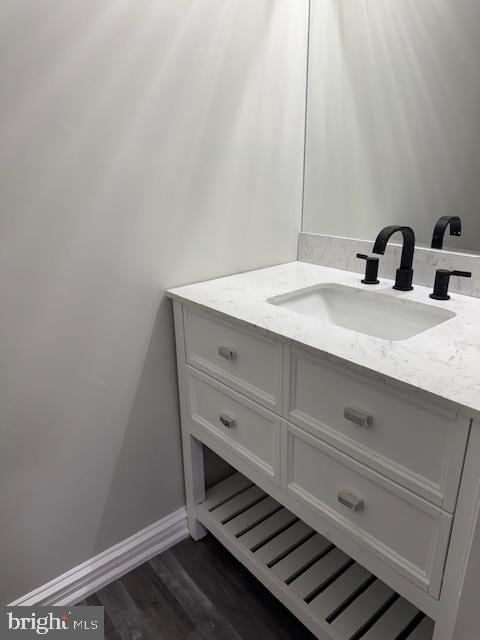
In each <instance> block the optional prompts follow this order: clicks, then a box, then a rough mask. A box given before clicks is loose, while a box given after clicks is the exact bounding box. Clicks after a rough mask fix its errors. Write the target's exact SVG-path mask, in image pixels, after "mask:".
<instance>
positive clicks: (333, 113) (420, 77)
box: [303, 0, 480, 252]
mask: <svg viewBox="0 0 480 640" xmlns="http://www.w3.org/2000/svg"><path fill="white" fill-rule="evenodd" d="M447 214H448V215H456V216H460V217H461V218H462V221H463V233H462V236H461V237H460V238H456V237H450V235H449V234H448V233H447V235H446V236H445V245H444V246H445V248H448V249H451V250H462V251H463V250H470V251H474V252H480V2H472V0H455V1H454V2H452V0H421V1H419V0H311V6H310V37H309V62H308V91H307V129H306V154H305V192H304V213H303V230H304V231H311V232H315V233H324V234H328V235H337V236H347V237H355V238H361V239H374V238H375V236H376V234H377V232H378V231H379V230H380V228H382V227H383V226H385V225H387V224H408V225H410V226H412V227H413V228H414V229H415V232H416V234H417V242H418V243H419V244H422V245H426V246H430V242H431V238H432V232H433V227H434V224H435V221H436V220H437V219H438V218H439V216H441V215H447Z"/></svg>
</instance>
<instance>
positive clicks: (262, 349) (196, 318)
mask: <svg viewBox="0 0 480 640" xmlns="http://www.w3.org/2000/svg"><path fill="white" fill-rule="evenodd" d="M184 323H185V347H186V358H187V362H188V364H190V365H192V366H194V367H196V368H198V369H201V370H202V371H205V372H206V373H208V374H209V375H211V376H213V377H214V378H217V380H220V381H221V382H223V383H225V384H228V385H229V386H230V387H233V388H234V389H235V390H236V391H239V392H240V393H244V394H245V395H247V396H249V397H250V398H252V399H253V400H256V401H257V402H260V404H263V405H264V406H265V407H267V408H268V409H271V410H272V411H276V412H278V413H280V410H281V398H282V380H283V370H282V368H283V345H282V344H281V343H280V342H277V341H276V340H273V339H272V338H268V337H266V336H261V335H258V334H256V333H254V332H253V331H252V330H248V329H243V328H241V327H238V326H237V325H235V324H231V323H229V322H224V321H223V320H218V319H217V318H213V317H212V316H209V315H207V314H204V313H201V312H198V311H196V310H192V309H190V308H189V307H184Z"/></svg>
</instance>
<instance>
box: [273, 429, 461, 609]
mask: <svg viewBox="0 0 480 640" xmlns="http://www.w3.org/2000/svg"><path fill="white" fill-rule="evenodd" d="M286 429H287V469H286V478H285V483H286V488H287V491H288V492H289V493H290V494H291V495H292V496H293V497H295V498H296V499H297V500H299V501H301V502H302V503H303V504H304V505H305V506H307V507H308V508H309V509H310V510H312V511H313V512H315V513H316V514H317V515H318V516H320V521H319V522H320V523H323V524H319V531H320V532H321V533H324V535H327V537H329V538H330V537H331V539H332V542H335V540H334V533H332V530H331V528H329V527H331V525H333V526H334V527H336V528H337V529H339V530H340V531H341V532H342V533H344V534H346V535H348V536H349V537H350V538H352V539H353V540H354V541H355V542H356V543H357V544H358V545H359V546H360V547H364V548H366V549H367V550H368V551H369V552H370V553H372V554H374V555H375V556H377V557H378V558H380V559H381V560H383V561H384V562H385V563H387V564H388V565H389V566H391V567H392V568H393V569H394V570H396V571H397V572H399V573H400V574H402V575H404V576H405V577H407V578H408V579H409V580H410V581H411V582H413V583H415V584H416V585H417V586H419V587H420V588H421V589H423V590H425V591H427V592H428V593H429V594H430V595H431V596H432V597H434V598H438V596H439V592H440V586H441V580H442V574H443V567H444V563H445V557H446V552H447V547H448V540H449V535H450V529H451V524H452V516H450V515H449V514H447V513H445V512H444V511H442V510H441V509H438V508H437V507H435V506H433V505H432V504H430V503H429V502H427V501H425V500H423V498H420V497H419V496H416V495H415V494H413V493H412V492H411V491H408V490H407V489H404V488H403V487H401V486H399V485H398V484H396V483H394V482H392V481H391V480H388V479H387V478H385V477H384V476H381V475H380V474H378V473H376V472H375V471H372V470H371V469H369V468H368V467H366V466H365V465H363V464H361V463H359V462H357V461H355V460H354V459H353V458H351V457H350V456H347V455H346V454H344V453H341V452H340V451H338V450H337V449H335V448H334V447H331V446H330V445H328V444H326V443H325V442H323V441H322V440H320V439H318V438H315V437H314V436H312V435H310V434H308V433H307V432H306V431H304V430H303V429H299V428H298V427H295V426H293V425H287V427H286ZM325 522H326V523H327V525H325Z"/></svg>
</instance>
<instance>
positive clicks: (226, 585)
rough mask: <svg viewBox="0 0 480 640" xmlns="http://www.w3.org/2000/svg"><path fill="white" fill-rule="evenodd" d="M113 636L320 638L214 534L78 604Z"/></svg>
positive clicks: (132, 639)
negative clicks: (93, 610)
mask: <svg viewBox="0 0 480 640" xmlns="http://www.w3.org/2000/svg"><path fill="white" fill-rule="evenodd" d="M79 604H86V605H103V606H104V607H105V638H106V639H107V640H144V639H146V640H150V639H155V640H314V636H313V635H312V634H310V633H309V632H308V631H307V630H306V629H305V627H304V626H303V625H302V624H301V623H300V622H298V620H297V619H296V618H295V617H294V616H293V615H292V614H291V613H290V612H289V611H288V610H287V609H285V607H283V606H282V605H281V604H279V603H278V601H277V600H276V599H275V598H274V597H273V596H272V595H271V594H270V593H269V592H268V591H267V590H266V589H265V588H264V587H263V586H262V585H261V584H260V583H259V582H258V581H257V580H256V579H255V578H254V577H253V576H252V575H251V574H250V573H249V572H248V571H247V569H245V568H244V567H243V566H242V565H241V564H240V563H239V562H237V560H235V558H233V556H232V555H231V554H230V553H229V552H228V551H227V550H226V549H224V547H223V546H222V545H221V544H220V543H218V542H217V541H216V540H215V539H214V538H212V537H211V536H207V537H206V538H204V539H203V540H202V541H200V542H193V540H190V539H187V540H185V541H183V542H181V543H180V544H178V545H177V546H175V547H174V548H172V549H170V550H169V551H166V552H165V553H163V554H161V555H159V556H157V557H155V558H153V559H152V560H150V562H147V563H146V564H144V565H142V566H141V567H139V568H138V569H135V570H134V571H132V572H131V573H129V574H127V575H126V576H124V577H123V578H121V579H120V580H117V581H115V582H113V583H112V584H111V585H109V586H108V587H105V588H104V589H101V590H100V591H98V592H97V593H95V594H94V595H92V596H90V597H89V598H87V600H85V601H83V602H81V603H79Z"/></svg>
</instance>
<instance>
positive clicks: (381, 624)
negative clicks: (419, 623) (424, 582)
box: [362, 598, 418, 640]
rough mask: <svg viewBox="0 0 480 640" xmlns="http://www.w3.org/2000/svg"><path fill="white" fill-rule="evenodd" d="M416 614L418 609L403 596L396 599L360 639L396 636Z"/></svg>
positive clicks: (381, 638) (379, 638)
mask: <svg viewBox="0 0 480 640" xmlns="http://www.w3.org/2000/svg"><path fill="white" fill-rule="evenodd" d="M417 616H418V609H417V608H416V607H414V606H413V604H410V602H408V601H407V600H405V599H404V598H399V599H398V600H396V601H395V602H394V603H393V604H392V606H391V607H390V609H388V611H387V612H386V613H385V615H383V616H382V617H381V618H380V620H378V622H376V623H375V624H374V625H373V627H372V628H371V629H369V631H367V633H366V634H365V635H364V636H363V639H362V640H384V639H385V638H388V637H389V636H390V637H392V638H396V637H397V636H398V635H400V634H401V633H402V631H404V630H405V629H406V628H407V627H408V626H409V625H410V624H411V623H412V621H413V620H414V619H415V618H416V617H417Z"/></svg>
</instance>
